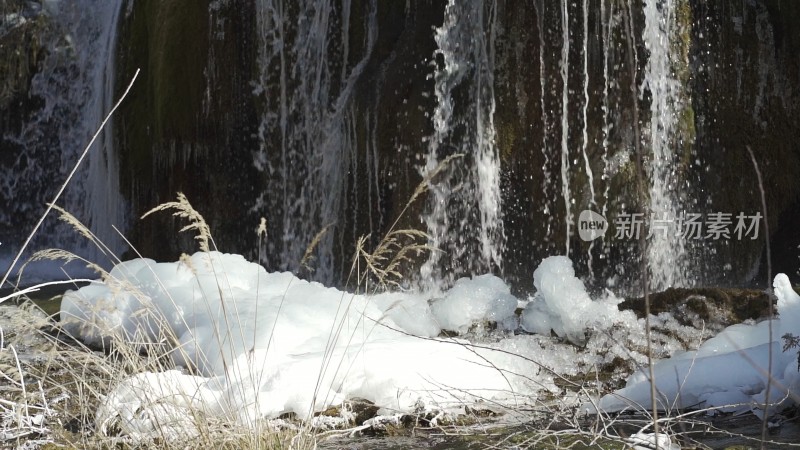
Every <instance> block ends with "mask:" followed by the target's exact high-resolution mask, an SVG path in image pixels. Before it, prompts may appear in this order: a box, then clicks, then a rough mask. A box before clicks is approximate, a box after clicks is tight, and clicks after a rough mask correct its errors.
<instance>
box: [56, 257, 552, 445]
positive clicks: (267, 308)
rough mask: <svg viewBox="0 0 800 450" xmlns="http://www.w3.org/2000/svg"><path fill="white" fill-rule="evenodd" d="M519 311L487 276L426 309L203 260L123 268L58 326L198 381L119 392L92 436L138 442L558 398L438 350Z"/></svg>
mask: <svg viewBox="0 0 800 450" xmlns="http://www.w3.org/2000/svg"><path fill="white" fill-rule="evenodd" d="M516 305H517V300H516V299H515V298H514V297H512V296H511V295H510V294H509V290H508V287H507V286H506V285H505V284H504V283H503V282H502V281H501V280H499V279H498V278H496V277H493V276H491V275H489V276H483V277H476V278H475V279H472V280H468V279H464V280H459V281H458V282H457V283H456V286H455V287H454V288H453V289H452V290H451V291H449V292H447V293H446V294H445V296H444V298H443V299H440V300H438V301H436V302H435V303H434V306H433V308H431V307H430V306H429V304H428V300H427V299H426V298H425V297H423V296H421V295H414V294H405V293H391V294H381V295H375V296H362V295H353V294H349V293H346V292H342V291H339V290H336V289H333V288H327V287H325V286H323V285H321V284H318V283H313V282H307V281H303V280H300V279H298V278H296V277H295V276H293V275H292V274H290V273H267V272H266V271H265V270H264V268H263V267H261V266H259V265H257V264H253V263H250V262H247V261H246V260H245V259H244V258H243V257H241V256H239V255H229V254H221V253H218V252H210V253H202V252H201V253H196V254H194V255H193V256H191V257H190V258H185V259H184V260H182V261H181V262H176V263H156V262H155V261H152V260H149V259H137V260H133V261H128V262H125V263H122V264H120V265H118V266H116V267H115V268H114V269H113V270H112V271H111V272H110V276H109V277H108V279H106V280H105V281H104V282H97V283H95V284H92V285H90V286H87V287H84V288H82V289H80V290H78V291H77V292H69V293H67V294H66V295H65V296H64V299H63V301H62V306H61V308H62V310H61V318H62V321H63V324H64V328H65V329H66V330H67V331H69V332H71V333H72V334H74V335H76V336H79V337H81V338H82V339H84V340H85V341H86V342H89V343H92V344H95V345H109V344H111V343H112V342H113V341H114V340H116V339H119V340H124V341H127V342H136V343H139V344H137V345H139V346H141V347H142V348H146V347H147V346H152V345H160V346H161V348H162V350H165V351H169V352H170V354H171V356H172V358H173V360H174V362H175V363H177V364H178V366H181V367H192V368H194V369H195V370H196V373H198V374H199V375H202V376H192V375H188V374H185V373H182V372H179V371H175V370H173V371H167V372H162V373H142V374H138V375H136V376H134V377H132V378H130V379H128V380H125V381H124V382H122V383H121V384H120V385H119V386H117V387H116V388H115V389H114V390H112V392H111V393H110V394H109V396H108V398H107V399H106V402H105V404H104V405H103V407H102V408H101V409H100V410H99V411H98V416H97V422H98V425H99V427H100V428H101V429H107V428H109V427H110V426H111V425H112V424H114V425H115V426H119V427H120V428H121V429H122V430H123V432H124V433H127V434H132V435H137V434H140V435H141V434H146V433H150V432H152V433H155V432H156V430H159V428H158V426H157V423H156V422H158V420H165V421H167V422H168V423H170V424H175V425H174V427H172V428H169V429H168V431H170V433H172V432H175V433H178V432H181V430H183V432H186V433H190V434H191V432H192V431H191V430H192V426H190V425H188V424H187V425H186V426H183V425H181V424H182V423H183V422H185V421H187V420H188V419H189V418H191V417H193V414H194V413H193V411H197V410H201V411H203V412H204V414H206V415H210V416H217V417H226V418H232V419H234V420H236V421H238V422H240V423H244V424H248V423H252V422H253V421H254V420H255V419H257V418H264V417H266V418H270V417H276V416H278V415H280V414H283V413H286V412H294V413H296V414H297V415H298V416H300V417H308V415H309V414H310V413H311V412H312V411H318V410H322V409H325V408H326V407H328V406H329V405H336V404H340V403H341V402H342V401H344V400H346V399H348V398H355V397H359V398H365V399H368V400H371V401H373V402H375V403H376V404H377V405H379V406H380V407H381V408H383V412H398V411H399V412H407V411H414V410H416V409H418V408H421V407H422V408H425V409H434V408H435V409H444V410H446V409H447V408H449V407H454V406H461V405H463V404H464V403H465V402H472V401H476V400H479V399H493V400H496V401H507V402H513V401H514V400H515V399H516V396H517V395H519V394H521V395H531V394H532V393H533V392H535V391H538V390H541V389H554V387H553V384H552V381H551V380H550V378H549V377H548V376H547V375H542V376H538V377H537V373H538V372H539V369H538V367H537V366H536V364H535V363H533V362H531V361H527V360H524V359H521V358H518V357H515V356H513V355H510V354H508V353H503V352H497V351H492V350H491V349H486V348H478V347H472V346H471V345H470V344H469V342H467V341H463V340H455V339H439V338H436V337H435V336H437V335H438V334H439V332H440V330H441V328H442V327H445V328H448V329H454V330H458V331H465V330H466V329H467V328H469V326H470V325H472V324H473V323H475V322H480V321H485V320H496V321H503V320H505V319H508V317H509V316H513V313H514V308H515V307H516ZM165 347H166V348H165Z"/></svg>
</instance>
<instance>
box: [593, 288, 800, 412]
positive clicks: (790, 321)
mask: <svg viewBox="0 0 800 450" xmlns="http://www.w3.org/2000/svg"><path fill="white" fill-rule="evenodd" d="M773 286H774V288H775V295H776V296H777V297H778V305H777V307H778V314H779V316H780V318H779V319H776V320H773V321H772V324H771V325H772V330H771V331H772V333H771V336H770V322H769V321H763V322H761V323H758V324H738V325H734V326H731V327H728V328H726V329H725V330H723V331H722V332H721V333H720V334H718V335H717V336H715V337H714V338H712V339H710V340H708V341H706V342H705V343H704V344H703V345H702V346H701V347H700V348H699V349H698V350H697V351H692V352H685V353H682V354H679V355H677V356H674V357H672V358H669V359H665V360H662V361H659V362H657V363H656V364H655V367H654V369H655V373H654V377H655V381H656V389H657V392H658V394H657V404H658V407H659V409H662V410H666V411H673V410H680V409H686V408H696V409H701V408H708V409H709V411H710V412H712V413H713V412H716V411H721V412H744V411H752V412H753V413H755V414H756V415H759V416H760V415H762V414H764V413H765V411H764V405H765V403H766V400H767V399H766V394H767V392H766V391H767V383H768V381H769V378H770V377H771V385H770V392H769V405H770V406H769V408H768V411H766V413H767V414H771V413H773V412H776V411H779V410H780V409H781V408H783V407H786V406H790V405H792V404H794V403H800V397H798V395H800V373H798V356H797V350H793V349H790V350H788V351H786V352H784V351H782V343H781V337H782V336H784V335H785V334H787V333H789V334H793V335H795V336H796V335H798V334H800V296H798V295H797V293H795V291H794V290H793V289H792V285H791V283H790V282H789V278H788V277H787V276H786V275H784V274H778V275H777V276H776V277H775V281H774V283H773ZM770 359H771V371H770V370H769V368H770ZM651 407H652V402H651V398H650V383H649V377H648V376H647V373H646V372H645V371H639V372H636V373H634V374H633V375H631V376H630V377H629V378H628V380H627V384H626V386H625V387H624V388H623V389H620V390H618V391H616V392H614V393H612V394H608V395H606V396H604V397H603V398H601V399H600V402H599V408H600V409H601V410H604V411H606V412H614V411H621V410H624V409H650V408H651Z"/></svg>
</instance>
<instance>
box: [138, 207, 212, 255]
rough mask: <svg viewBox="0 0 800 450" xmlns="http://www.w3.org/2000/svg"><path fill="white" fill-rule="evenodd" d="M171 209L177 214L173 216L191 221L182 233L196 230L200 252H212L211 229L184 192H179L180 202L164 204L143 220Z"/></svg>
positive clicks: (143, 216)
mask: <svg viewBox="0 0 800 450" xmlns="http://www.w3.org/2000/svg"><path fill="white" fill-rule="evenodd" d="M170 209H173V210H175V212H173V213H172V215H173V216H175V217H180V218H182V219H187V220H188V221H189V225H186V226H185V227H183V228H181V229H180V231H181V232H184V231H190V230H194V231H195V232H196V233H197V235H196V236H195V237H194V238H195V239H196V240H197V241H198V243H199V246H200V250H202V251H204V252H207V251H210V247H209V242H211V244H214V240H213V239H212V238H211V229H210V228H209V227H208V224H207V223H206V221H205V219H204V218H203V216H202V215H201V214H200V213H199V212H197V210H196V209H194V207H192V204H191V203H189V199H187V198H186V196H185V195H184V194H183V192H178V201H176V202H166V203H162V204H160V205H158V206H156V207H155V208H153V209H151V210H150V211H147V212H146V213H144V215H142V217H141V218H142V219H144V218H145V217H147V216H149V215H150V214H153V213H155V212H157V211H167V210H170ZM214 249H216V245H214Z"/></svg>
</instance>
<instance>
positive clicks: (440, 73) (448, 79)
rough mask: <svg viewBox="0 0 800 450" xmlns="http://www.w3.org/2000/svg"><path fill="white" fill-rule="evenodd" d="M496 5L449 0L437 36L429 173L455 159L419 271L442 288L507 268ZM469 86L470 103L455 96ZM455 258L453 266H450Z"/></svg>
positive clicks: (432, 214)
mask: <svg viewBox="0 0 800 450" xmlns="http://www.w3.org/2000/svg"><path fill="white" fill-rule="evenodd" d="M494 10H495V5H494V3H492V4H489V5H486V6H485V5H484V2H481V1H474V0H473V1H469V2H464V3H463V4H458V5H456V2H455V0H450V2H449V3H448V5H447V7H446V9H445V19H444V24H443V25H442V26H441V27H440V28H437V29H436V31H435V36H434V38H435V40H436V43H437V45H438V50H437V51H436V57H437V60H438V67H437V69H436V72H435V74H434V80H435V95H436V100H437V103H436V109H435V111H434V114H433V125H434V134H433V136H431V138H430V140H429V145H428V153H427V156H426V158H425V166H424V167H422V169H421V173H422V175H423V176H427V175H429V174H432V173H433V171H434V170H436V168H437V167H438V166H439V164H440V163H441V162H442V161H443V160H444V159H445V158H446V157H447V156H451V155H453V154H463V155H464V157H463V158H459V159H456V160H452V161H451V163H450V164H451V167H447V168H446V169H445V172H444V174H445V177H443V178H444V179H442V180H434V181H435V182H434V184H433V186H432V187H431V189H430V202H429V208H428V211H427V212H426V213H425V215H424V217H423V219H424V222H425V224H426V226H427V229H428V233H429V234H430V236H431V241H430V245H431V246H432V247H434V248H438V249H440V250H442V251H441V252H432V254H431V256H430V258H429V259H428V261H427V262H426V263H425V264H424V265H423V267H422V268H421V277H422V283H423V285H425V286H426V287H429V288H433V287H436V286H437V284H438V283H439V282H440V281H444V282H445V283H447V282H448V281H449V282H452V281H454V277H455V276H458V275H459V274H469V273H480V272H486V271H488V270H491V269H492V267H501V266H502V250H503V245H504V233H503V223H502V205H501V198H500V160H499V156H498V152H497V148H496V145H495V126H494V117H493V116H494V110H495V99H494V87H493V82H494V73H493V71H494V43H493V39H494V20H495V17H494ZM464 86H466V89H467V94H466V97H467V99H466V101H465V102H464V103H461V101H462V99H461V98H457V97H456V95H454V92H455V91H456V90H457V89H459V90H460V89H463V88H464ZM448 258H449V261H445V260H446V259H448Z"/></svg>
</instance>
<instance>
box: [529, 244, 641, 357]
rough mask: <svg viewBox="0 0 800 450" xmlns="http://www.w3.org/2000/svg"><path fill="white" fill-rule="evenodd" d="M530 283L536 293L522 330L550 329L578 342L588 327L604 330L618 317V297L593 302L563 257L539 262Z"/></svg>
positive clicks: (582, 338)
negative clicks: (534, 287)
mask: <svg viewBox="0 0 800 450" xmlns="http://www.w3.org/2000/svg"><path fill="white" fill-rule="evenodd" d="M533 284H534V286H536V291H537V293H536V295H535V296H534V298H533V300H532V301H531V302H530V303H528V305H527V307H526V308H525V310H524V311H523V314H522V328H523V329H524V330H525V331H528V332H531V333H538V334H545V335H549V334H550V331H551V330H552V331H553V332H555V333H556V334H557V335H558V336H559V337H562V338H565V339H567V340H569V341H570V342H573V343H576V344H580V343H583V342H584V341H585V340H586V335H585V331H586V329H587V328H592V329H595V330H598V329H600V330H604V329H607V328H609V327H610V326H611V325H612V324H613V323H616V322H619V321H620V320H621V317H620V316H621V313H620V311H619V309H618V308H617V304H619V302H620V300H619V299H617V298H615V297H613V296H612V297H610V298H608V299H605V300H600V301H593V300H592V299H591V298H590V297H589V294H588V293H587V292H586V288H585V287H584V285H583V282H582V281H581V280H579V279H578V278H577V277H576V276H575V269H573V268H572V261H570V259H569V258H567V257H566V256H551V257H549V258H546V259H545V260H544V261H542V263H541V264H540V265H539V267H538V268H537V269H536V270H535V271H534V272H533ZM631 317H632V316H631Z"/></svg>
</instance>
